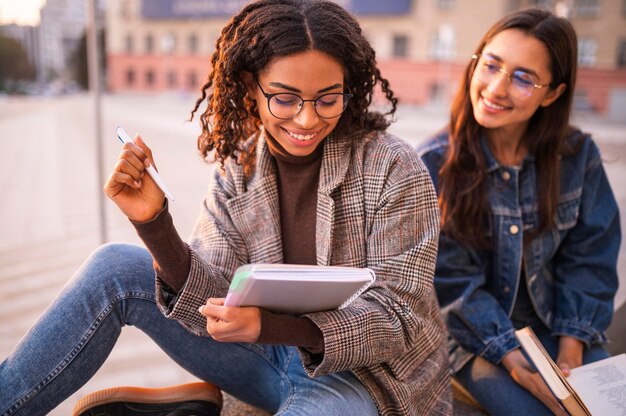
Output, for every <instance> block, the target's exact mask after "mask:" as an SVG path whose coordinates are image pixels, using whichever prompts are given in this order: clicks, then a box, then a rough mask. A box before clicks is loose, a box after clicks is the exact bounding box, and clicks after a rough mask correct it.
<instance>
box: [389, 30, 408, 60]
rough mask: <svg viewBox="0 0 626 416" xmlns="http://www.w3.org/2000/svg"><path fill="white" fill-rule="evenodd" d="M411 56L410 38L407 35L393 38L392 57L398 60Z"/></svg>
mask: <svg viewBox="0 0 626 416" xmlns="http://www.w3.org/2000/svg"><path fill="white" fill-rule="evenodd" d="M408 55H409V37H408V36H406V35H394V36H393V50H392V56H394V57H396V58H400V57H406V56H408Z"/></svg>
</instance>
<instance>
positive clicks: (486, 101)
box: [482, 97, 508, 111]
mask: <svg viewBox="0 0 626 416" xmlns="http://www.w3.org/2000/svg"><path fill="white" fill-rule="evenodd" d="M482 98H483V104H485V107H487V108H491V109H492V110H500V111H502V110H506V109H507V108H508V107H504V106H501V105H498V104H496V103H494V102H493V101H489V99H487V98H485V97H482Z"/></svg>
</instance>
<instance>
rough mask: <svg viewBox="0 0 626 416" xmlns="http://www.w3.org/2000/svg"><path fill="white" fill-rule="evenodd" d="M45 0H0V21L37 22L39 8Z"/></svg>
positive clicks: (30, 23) (34, 23) (32, 23)
mask: <svg viewBox="0 0 626 416" xmlns="http://www.w3.org/2000/svg"><path fill="white" fill-rule="evenodd" d="M45 1H46V0H0V23H2V24H5V23H17V24H20V25H30V26H33V25H37V24H39V9H40V8H41V6H43V4H44V3H45Z"/></svg>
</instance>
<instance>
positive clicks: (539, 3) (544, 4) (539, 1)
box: [530, 0, 554, 10]
mask: <svg viewBox="0 0 626 416" xmlns="http://www.w3.org/2000/svg"><path fill="white" fill-rule="evenodd" d="M530 4H531V6H533V7H536V8H539V9H546V10H552V7H553V6H554V1H552V0H531V2H530Z"/></svg>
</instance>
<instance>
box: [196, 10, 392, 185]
mask: <svg viewBox="0 0 626 416" xmlns="http://www.w3.org/2000/svg"><path fill="white" fill-rule="evenodd" d="M309 50H318V51H321V52H324V53H326V54H328V55H330V56H332V57H333V58H335V59H336V60H337V61H338V62H340V63H341V64H342V66H343V69H344V85H345V88H346V90H347V91H350V92H351V93H352V94H354V97H353V99H352V100H351V101H350V102H349V104H348V107H347V109H346V111H345V112H344V113H343V114H342V115H341V118H340V120H339V122H338V124H337V127H336V128H335V131H334V134H337V135H340V134H345V133H350V135H351V136H354V137H355V138H356V137H363V134H367V133H369V132H372V131H377V130H385V129H386V128H387V127H388V126H389V121H388V120H387V117H388V116H392V115H393V114H394V113H395V110H396V105H397V99H396V98H395V97H394V95H393V92H392V91H391V89H390V88H389V82H388V81H387V80H386V79H385V78H383V77H382V76H381V73H380V70H379V69H378V67H377V66H376V57H375V52H374V49H373V48H372V46H371V45H370V43H369V42H368V41H367V39H366V38H365V37H364V36H363V33H362V31H361V27H360V26H359V24H358V22H357V21H356V19H355V18H354V17H353V16H352V15H351V14H350V13H348V12H347V11H346V10H345V9H343V8H342V7H341V6H339V5H337V4H336V3H333V2H330V1H324V0H260V1H255V2H252V3H250V4H248V5H246V6H245V7H244V8H243V9H242V10H241V12H239V14H237V15H235V16H234V17H233V18H232V19H231V20H230V22H229V23H228V24H227V25H226V26H225V27H224V29H222V33H221V35H220V37H219V39H218V40H217V42H216V50H215V52H214V53H213V55H212V56H211V66H212V68H211V70H210V72H209V74H208V77H207V81H206V83H205V84H204V85H203V86H202V88H201V91H202V93H201V96H200V97H199V98H198V99H197V100H196V104H195V107H194V109H193V110H192V111H191V117H190V119H193V117H194V114H195V113H196V111H198V108H199V107H200V105H201V104H202V102H203V101H204V100H205V99H206V100H207V106H206V109H205V110H204V112H203V113H202V115H201V116H200V123H201V125H202V133H201V134H200V136H198V149H199V150H200V153H201V154H202V156H203V157H204V158H205V159H206V158H207V157H208V156H209V154H210V153H211V152H212V151H215V155H214V156H215V158H216V159H217V160H218V161H219V162H220V164H222V165H223V164H224V162H225V161H226V159H227V158H229V157H233V158H234V159H235V160H236V161H237V163H240V164H242V165H243V166H244V169H245V171H246V173H247V174H250V173H251V172H252V171H253V169H254V159H255V158H254V156H255V155H254V149H255V146H244V143H245V142H246V141H247V139H248V138H250V137H251V136H252V135H254V134H255V133H257V132H258V131H259V127H260V124H261V121H260V118H259V112H258V108H257V106H256V102H255V101H253V100H252V99H251V98H250V97H249V96H248V95H247V88H246V84H245V82H244V73H245V72H248V73H251V74H253V75H254V76H256V75H257V74H258V73H259V71H261V70H262V69H263V68H264V67H265V66H266V65H267V64H268V63H269V62H270V61H271V60H272V59H274V58H276V57H281V56H287V55H292V54H296V53H300V52H304V51H309ZM377 84H379V88H380V89H381V90H382V93H383V94H384V97H385V98H386V100H387V101H389V102H390V104H391V109H390V110H389V111H388V112H386V113H384V114H383V113H380V112H376V111H370V110H369V109H368V108H369V106H370V104H371V103H372V98H373V95H374V87H375V86H376V85H377ZM255 137H256V139H258V134H256V135H255ZM256 139H255V141H256Z"/></svg>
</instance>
